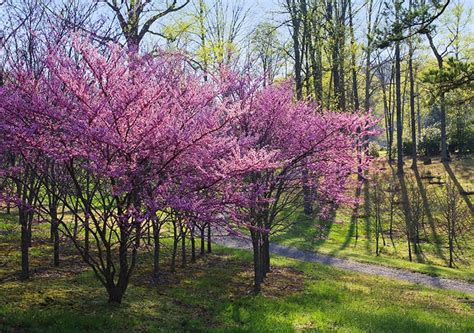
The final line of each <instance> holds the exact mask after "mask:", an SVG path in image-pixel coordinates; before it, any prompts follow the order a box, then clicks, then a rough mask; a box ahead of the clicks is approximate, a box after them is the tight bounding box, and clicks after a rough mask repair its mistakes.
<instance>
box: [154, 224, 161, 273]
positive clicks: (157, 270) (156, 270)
mask: <svg viewBox="0 0 474 333" xmlns="http://www.w3.org/2000/svg"><path fill="white" fill-rule="evenodd" d="M152 226H153V244H154V248H153V277H154V278H155V279H158V278H159V277H160V226H159V223H158V222H157V221H152Z"/></svg>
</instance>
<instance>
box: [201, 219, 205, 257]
mask: <svg viewBox="0 0 474 333" xmlns="http://www.w3.org/2000/svg"><path fill="white" fill-rule="evenodd" d="M200 231H201V255H202V256H203V255H204V252H205V248H206V236H205V233H206V231H205V227H204V226H202V227H201V228H200Z"/></svg>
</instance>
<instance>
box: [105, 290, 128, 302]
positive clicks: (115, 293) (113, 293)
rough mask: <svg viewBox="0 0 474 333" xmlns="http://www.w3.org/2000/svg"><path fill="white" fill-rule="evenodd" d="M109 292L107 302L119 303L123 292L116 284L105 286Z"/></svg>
mask: <svg viewBox="0 0 474 333" xmlns="http://www.w3.org/2000/svg"><path fill="white" fill-rule="evenodd" d="M107 292H108V294H109V300H108V303H109V304H121V303H122V298H123V294H124V292H123V291H122V289H121V288H120V287H118V286H114V287H110V288H107Z"/></svg>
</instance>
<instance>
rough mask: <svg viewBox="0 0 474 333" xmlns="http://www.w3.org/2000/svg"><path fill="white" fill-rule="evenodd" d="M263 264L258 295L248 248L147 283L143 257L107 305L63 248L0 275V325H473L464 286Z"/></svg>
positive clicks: (390, 328)
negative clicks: (32, 269) (47, 261)
mask: <svg viewBox="0 0 474 333" xmlns="http://www.w3.org/2000/svg"><path fill="white" fill-rule="evenodd" d="M272 264H273V273H271V274H270V275H269V277H268V283H266V284H265V285H264V286H263V293H262V295H259V296H257V297H254V296H252V295H250V294H249V290H251V276H252V273H251V257H250V254H249V253H248V252H243V251H237V250H230V249H223V248H218V249H217V251H216V253H215V254H212V255H207V256H205V257H204V258H199V259H198V261H197V262H196V263H195V264H192V265H190V266H188V268H186V269H180V270H179V271H178V272H177V273H176V274H175V275H170V274H165V275H164V276H163V280H162V281H161V282H160V283H158V284H156V285H155V284H154V283H152V281H151V280H150V279H149V276H150V274H151V271H150V267H151V263H150V258H149V256H144V257H142V260H141V265H140V266H139V268H138V271H137V273H136V274H135V276H134V277H133V279H132V284H131V285H130V287H129V289H128V291H127V294H126V296H125V299H124V303H123V304H122V305H121V306H119V307H114V306H110V305H108V304H107V303H106V294H105V290H104V289H103V288H102V286H100V285H99V283H98V281H97V280H96V279H95V277H94V276H93V274H92V272H91V271H90V270H89V269H88V268H86V267H83V266H82V265H77V262H76V261H75V259H74V258H73V257H70V258H69V260H68V261H67V262H63V264H62V267H61V268H57V269H55V268H48V267H45V268H44V269H42V270H37V271H36V273H35V275H34V277H33V278H32V279H31V280H30V281H27V282H20V281H17V280H8V281H4V282H2V283H0V331H1V332H22V331H25V332H83V331H108V332H123V331H151V332H155V331H156V332H159V331H164V332H179V331H182V332H184V331H192V332H199V331H206V332H207V331H215V332H295V331H296V332H300V331H315V332H326V331H333V330H337V331H339V332H365V331H373V332H442V331H446V332H468V331H473V330H474V314H473V312H472V299H470V298H469V297H468V295H462V294H460V293H453V292H447V291H440V290H430V289H427V288H424V287H421V286H417V285H412V284H408V283H404V282H399V281H393V280H388V279H384V278H379V277H374V276H365V275H362V274H356V273H351V272H346V271H341V270H337V269H333V268H330V267H325V266H321V265H314V264H308V263H303V262H300V261H295V260H289V259H284V258H273V261H272ZM471 296H472V295H471Z"/></svg>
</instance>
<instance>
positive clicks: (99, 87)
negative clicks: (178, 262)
mask: <svg viewBox="0 0 474 333" xmlns="http://www.w3.org/2000/svg"><path fill="white" fill-rule="evenodd" d="M64 43H66V44H67V45H69V46H70V47H71V49H72V52H65V51H64V50H63V49H62V48H61V47H58V48H55V49H51V50H50V52H49V55H48V57H47V58H46V59H45V60H44V65H45V67H44V68H45V70H44V72H43V73H42V75H39V76H38V75H36V76H34V75H32V74H31V73H30V72H28V71H27V70H18V71H16V72H13V73H12V74H11V77H12V79H11V82H9V83H8V84H7V85H5V86H4V87H3V88H2V90H1V91H0V119H1V120H0V136H1V140H2V142H3V143H4V144H3V145H2V159H6V158H7V157H9V156H15V157H17V158H21V160H22V164H21V165H19V166H12V165H11V164H8V163H4V164H2V178H9V179H14V180H18V179H20V178H21V177H19V176H18V175H23V174H24V173H25V172H29V174H31V175H33V176H34V177H32V179H33V180H32V181H33V183H31V182H30V180H29V178H24V177H23V178H22V179H25V181H24V183H25V185H26V186H27V187H28V188H34V189H37V186H41V187H42V191H43V192H44V191H46V192H47V193H48V196H47V199H45V200H46V201H48V204H40V205H35V204H34V202H31V204H30V206H31V207H29V209H30V210H29V211H34V210H36V211H37V212H38V213H39V214H45V215H46V216H52V217H54V216H57V210H58V206H61V207H62V209H63V210H64V209H65V210H67V211H68V212H70V213H71V214H72V215H73V217H74V219H75V220H76V221H79V224H80V226H81V228H82V229H83V230H84V235H85V236H84V237H78V236H77V232H76V230H73V228H74V224H71V223H69V222H68V221H65V220H62V219H56V218H55V219H56V220H55V223H54V225H55V226H56V225H58V226H59V227H60V230H61V232H63V233H64V234H65V235H66V236H67V237H68V238H69V239H71V240H72V242H73V244H74V245H75V247H76V249H77V250H78V252H79V254H80V255H81V256H82V258H83V260H84V262H85V263H87V264H88V265H89V266H90V267H91V268H92V269H93V271H94V273H95V275H96V276H97V278H98V279H99V280H100V282H101V283H102V284H103V286H104V287H105V288H106V290H107V292H108V295H109V302H112V303H120V302H121V301H122V298H123V295H124V293H125V291H126V289H127V287H128V284H129V281H130V277H131V275H132V274H133V271H134V268H135V267H136V264H137V260H138V253H139V251H140V249H141V248H142V247H143V244H142V242H141V239H142V238H143V237H144V233H145V232H147V231H148V232H149V228H150V226H151V228H152V230H153V239H154V241H155V247H154V251H155V260H154V275H155V276H158V275H159V259H157V258H159V251H160V246H159V239H160V235H159V233H160V230H161V226H162V224H163V223H165V220H166V221H173V223H178V224H174V225H177V226H179V229H180V231H179V233H180V235H178V236H176V235H177V234H176V233H177V232H178V231H176V232H175V236H176V237H175V243H174V247H175V251H174V252H176V247H177V241H178V240H179V239H181V240H182V241H183V243H182V244H183V248H184V239H185V237H187V236H188V235H191V237H193V233H194V228H195V226H199V227H202V226H203V225H206V223H207V225H210V224H212V225H214V226H217V227H218V228H221V229H226V230H229V231H234V232H240V231H242V228H247V229H248V230H250V233H251V235H252V243H253V246H254V266H255V290H256V291H257V292H258V291H259V290H260V283H261V281H262V279H263V277H264V274H265V273H266V272H268V271H269V269H270V266H269V258H270V257H269V235H270V234H271V232H272V231H274V230H276V229H277V228H278V226H280V225H282V223H284V221H285V214H284V213H285V211H286V208H287V207H290V206H291V207H296V206H297V205H299V201H298V200H299V198H300V189H301V188H302V185H301V184H302V175H303V173H304V172H303V171H304V170H306V173H307V176H306V177H308V179H309V185H310V186H311V188H312V189H313V192H315V193H316V192H317V198H318V200H319V202H320V211H321V212H324V211H326V210H327V207H329V206H333V205H337V204H341V203H348V202H349V197H348V196H346V193H347V192H346V189H347V187H348V185H349V184H350V180H351V174H352V173H354V172H356V171H357V169H358V167H359V170H363V169H364V166H365V161H364V160H361V159H360V158H358V156H357V150H358V145H359V144H361V143H362V142H363V141H364V139H366V138H367V137H369V136H370V135H371V134H373V132H372V128H373V127H374V124H375V122H374V121H373V119H371V118H370V116H368V115H360V114H345V113H331V112H328V111H324V110H321V109H319V108H318V107H317V106H316V105H314V104H312V103H309V102H295V101H294V98H293V94H292V88H291V85H290V84H288V83H284V84H280V85H276V86H270V87H266V88H260V87H259V86H258V84H255V82H253V80H252V79H251V78H248V77H245V76H239V75H236V74H234V73H232V72H229V71H222V72H221V73H218V75H216V79H215V80H208V81H206V80H203V79H202V78H201V77H200V76H199V75H197V74H196V73H195V72H194V70H192V68H191V67H190V66H189V65H188V63H187V61H186V59H185V57H183V56H180V55H172V54H165V53H161V54H159V55H158V56H151V55H144V56H142V55H138V54H137V53H133V52H129V51H126V50H124V49H122V48H120V47H119V46H118V45H115V44H109V45H107V47H105V48H104V47H102V48H98V47H96V46H95V45H94V44H93V43H92V42H90V41H89V40H87V39H83V38H80V37H72V38H69V39H66V40H65V41H64ZM361 161H362V162H363V164H364V165H362V166H361V165H360V163H361ZM52 170H54V172H52ZM38 184H41V185H38ZM11 192H12V191H11ZM9 195H10V196H12V197H14V196H15V194H14V193H13V192H12V193H9ZM51 203H54V204H51ZM201 230H202V229H201ZM180 237H181V238H180ZM192 244H193V246H194V243H192ZM174 254H176V253H174ZM184 261H185V258H184V257H183V262H184Z"/></svg>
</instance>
